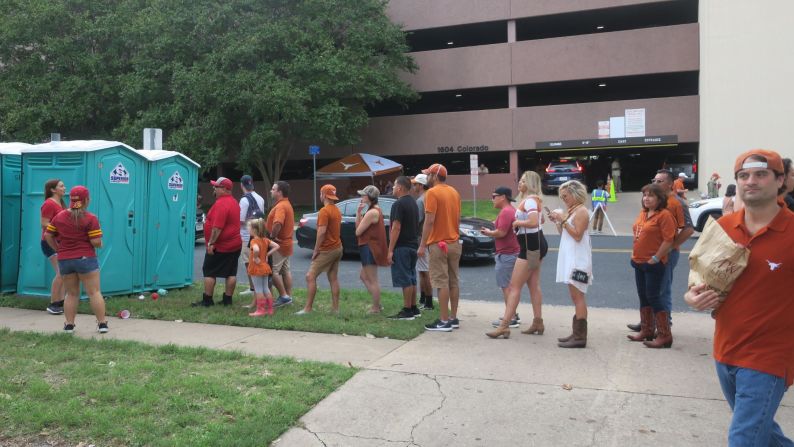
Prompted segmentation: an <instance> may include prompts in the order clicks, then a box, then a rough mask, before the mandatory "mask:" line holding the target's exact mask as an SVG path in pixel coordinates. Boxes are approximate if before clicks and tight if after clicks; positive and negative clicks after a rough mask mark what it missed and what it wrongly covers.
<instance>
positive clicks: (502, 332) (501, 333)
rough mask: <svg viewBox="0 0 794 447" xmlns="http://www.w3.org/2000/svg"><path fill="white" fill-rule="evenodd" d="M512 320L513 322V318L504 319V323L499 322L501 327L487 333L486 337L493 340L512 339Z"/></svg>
mask: <svg viewBox="0 0 794 447" xmlns="http://www.w3.org/2000/svg"><path fill="white" fill-rule="evenodd" d="M510 320H512V318H510V319H502V321H500V322H499V327H497V328H496V329H494V330H493V331H491V332H486V333H485V335H487V336H489V337H491V338H499V337H504V338H505V339H508V338H510Z"/></svg>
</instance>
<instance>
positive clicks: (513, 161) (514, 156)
mask: <svg viewBox="0 0 794 447" xmlns="http://www.w3.org/2000/svg"><path fill="white" fill-rule="evenodd" d="M518 169H519V168H518V151H510V174H512V175H514V176H515V177H516V181H518V179H519V177H521V173H520V172H518Z"/></svg>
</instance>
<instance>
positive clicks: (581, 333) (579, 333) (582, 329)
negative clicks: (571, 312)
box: [557, 319, 647, 348]
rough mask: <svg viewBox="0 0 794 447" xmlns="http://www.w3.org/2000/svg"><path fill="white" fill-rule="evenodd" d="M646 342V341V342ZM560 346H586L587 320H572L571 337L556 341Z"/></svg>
mask: <svg viewBox="0 0 794 447" xmlns="http://www.w3.org/2000/svg"><path fill="white" fill-rule="evenodd" d="M646 343H647V342H646ZM557 346H559V347H561V348H584V347H585V346H587V320H585V319H582V320H576V319H574V320H573V338H572V339H571V340H568V341H564V342H560V343H557Z"/></svg>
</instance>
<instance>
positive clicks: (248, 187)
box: [240, 174, 265, 295]
mask: <svg viewBox="0 0 794 447" xmlns="http://www.w3.org/2000/svg"><path fill="white" fill-rule="evenodd" d="M240 187H241V188H242V189H243V196H242V197H241V198H240V237H241V238H242V240H243V248H242V252H241V253H240V254H241V256H240V257H241V259H242V261H243V264H244V265H245V269H246V272H247V271H248V256H249V253H250V248H249V243H250V241H251V235H250V234H248V225H247V224H248V221H249V220H251V219H258V218H261V217H264V216H265V213H264V209H265V199H264V198H263V197H262V196H260V195H259V194H257V193H256V191H254V179H253V178H252V177H251V176H250V175H248V174H246V175H244V176H242V177H240ZM252 293H254V283H253V282H252V281H251V275H248V290H245V291H243V292H240V295H250V294H252Z"/></svg>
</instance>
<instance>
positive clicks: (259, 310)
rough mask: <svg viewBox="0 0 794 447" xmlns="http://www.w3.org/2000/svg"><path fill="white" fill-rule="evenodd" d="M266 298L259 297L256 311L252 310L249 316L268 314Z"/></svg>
mask: <svg viewBox="0 0 794 447" xmlns="http://www.w3.org/2000/svg"><path fill="white" fill-rule="evenodd" d="M265 306H267V304H265V299H264V298H257V299H256V311H255V312H251V313H250V314H248V316H249V317H261V316H262V315H267V310H265Z"/></svg>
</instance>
